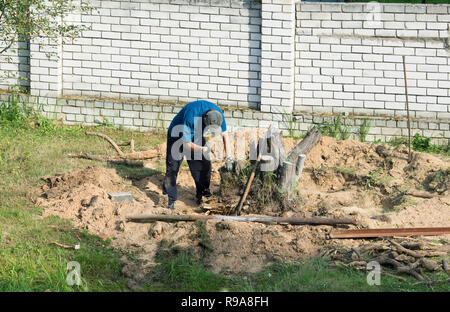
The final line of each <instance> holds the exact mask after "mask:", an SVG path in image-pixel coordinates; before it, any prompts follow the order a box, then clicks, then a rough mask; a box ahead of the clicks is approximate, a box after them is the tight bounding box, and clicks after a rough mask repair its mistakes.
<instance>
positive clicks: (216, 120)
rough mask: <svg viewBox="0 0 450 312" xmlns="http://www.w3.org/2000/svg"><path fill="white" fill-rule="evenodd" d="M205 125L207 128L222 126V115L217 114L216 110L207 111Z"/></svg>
mask: <svg viewBox="0 0 450 312" xmlns="http://www.w3.org/2000/svg"><path fill="white" fill-rule="evenodd" d="M205 115H206V116H205V119H206V124H207V125H208V126H211V125H216V126H219V127H220V126H222V122H223V117H222V114H221V113H219V112H218V111H216V110H209V111H207V112H206V114H205Z"/></svg>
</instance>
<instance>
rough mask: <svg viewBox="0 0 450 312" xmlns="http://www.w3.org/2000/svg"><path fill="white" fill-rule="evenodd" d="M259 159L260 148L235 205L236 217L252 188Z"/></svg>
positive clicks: (260, 155) (260, 156)
mask: <svg viewBox="0 0 450 312" xmlns="http://www.w3.org/2000/svg"><path fill="white" fill-rule="evenodd" d="M270 129H272V125H270V126H269V129H268V130H267V131H270ZM261 158H262V152H261V148H260V150H259V152H258V158H257V159H256V163H255V166H254V167H253V170H252V173H251V174H250V177H249V178H248V181H247V185H246V186H245V191H244V194H242V196H241V198H240V200H239V203H238V204H237V206H236V208H235V210H234V213H233V215H235V216H238V215H240V214H241V209H242V206H243V205H244V202H245V200H246V199H247V195H248V192H249V191H250V187H251V186H252V183H253V179H254V178H255V175H256V169H257V168H258V166H259V164H260V163H261Z"/></svg>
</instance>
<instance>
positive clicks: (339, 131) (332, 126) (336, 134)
mask: <svg viewBox="0 0 450 312" xmlns="http://www.w3.org/2000/svg"><path fill="white" fill-rule="evenodd" d="M341 118H342V117H341V114H339V115H338V116H337V117H335V118H333V119H332V121H324V122H322V123H321V124H319V125H318V129H319V131H320V132H321V133H322V135H325V136H330V137H333V138H335V139H338V140H347V139H348V138H350V135H351V131H350V127H348V126H346V125H345V124H344V123H342V121H341Z"/></svg>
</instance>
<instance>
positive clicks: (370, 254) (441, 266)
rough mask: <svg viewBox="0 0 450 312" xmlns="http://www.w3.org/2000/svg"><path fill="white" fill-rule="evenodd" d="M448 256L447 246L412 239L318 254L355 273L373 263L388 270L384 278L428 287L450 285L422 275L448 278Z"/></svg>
mask: <svg viewBox="0 0 450 312" xmlns="http://www.w3.org/2000/svg"><path fill="white" fill-rule="evenodd" d="M449 255H450V245H449V244H448V242H442V243H433V242H427V241H423V240H419V239H414V238H407V239H405V238H403V239H399V238H397V239H389V240H386V239H383V240H378V241H376V242H373V243H368V244H363V245H360V246H358V247H355V248H350V247H333V248H331V249H326V250H323V251H322V253H321V256H322V257H329V258H331V259H332V261H333V262H334V264H335V265H336V266H340V267H347V268H354V269H357V270H367V267H368V266H367V264H368V263H369V262H371V261H376V262H378V263H379V264H380V265H381V266H382V268H383V269H385V268H388V269H390V270H383V269H382V274H383V275H388V276H391V277H395V278H398V279H401V280H405V278H404V277H402V276H399V274H409V275H412V276H414V277H415V278H416V279H417V280H419V283H423V284H429V285H430V286H432V284H434V283H437V282H447V283H449V282H450V279H439V280H434V281H431V280H428V279H427V278H425V277H424V273H425V272H434V273H435V274H436V275H437V276H441V275H443V276H446V275H447V274H450V267H449V263H448V256H449ZM432 258H433V259H441V260H433V259H432ZM389 271H390V272H392V273H389ZM447 276H448V275H447Z"/></svg>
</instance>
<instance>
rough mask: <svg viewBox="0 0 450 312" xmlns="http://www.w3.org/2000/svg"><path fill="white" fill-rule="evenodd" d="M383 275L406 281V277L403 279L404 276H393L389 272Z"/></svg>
mask: <svg viewBox="0 0 450 312" xmlns="http://www.w3.org/2000/svg"><path fill="white" fill-rule="evenodd" d="M381 274H382V275H385V276H389V277H393V278H397V279H399V280H402V281H406V278H404V277H402V276H398V275H394V274H391V273H389V272H384V271H383V272H381Z"/></svg>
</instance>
